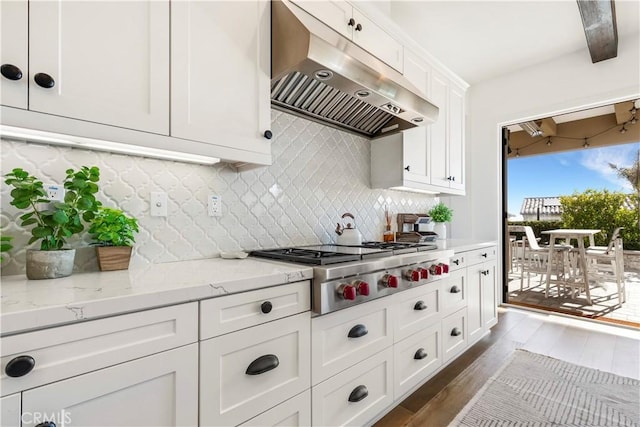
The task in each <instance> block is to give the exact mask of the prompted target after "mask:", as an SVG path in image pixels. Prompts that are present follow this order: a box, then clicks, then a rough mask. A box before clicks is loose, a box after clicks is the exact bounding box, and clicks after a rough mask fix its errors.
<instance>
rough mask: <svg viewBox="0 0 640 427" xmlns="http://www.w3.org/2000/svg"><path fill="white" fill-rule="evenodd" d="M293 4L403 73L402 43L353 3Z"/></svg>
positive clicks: (302, 0)
mask: <svg viewBox="0 0 640 427" xmlns="http://www.w3.org/2000/svg"><path fill="white" fill-rule="evenodd" d="M292 1H293V3H295V4H297V5H298V6H300V7H301V8H302V9H304V10H306V11H307V12H308V13H310V14H311V15H313V16H315V17H316V18H317V19H319V20H320V21H322V22H324V23H325V24H327V25H328V26H329V27H331V28H333V29H334V30H335V31H337V32H339V33H340V34H342V35H343V36H345V37H347V38H348V39H350V40H353V42H354V43H356V44H357V45H358V46H360V47H361V48H363V49H364V50H367V51H369V52H370V53H371V54H373V55H374V56H376V57H377V58H378V59H380V60H381V61H383V62H385V63H386V64H388V65H389V66H391V67H393V68H395V69H396V70H398V71H399V72H402V69H403V61H404V60H403V56H404V55H403V52H404V47H403V45H402V43H400V42H399V41H398V40H396V39H394V38H393V37H392V36H391V35H390V34H389V33H387V32H386V31H385V30H384V29H383V28H382V27H381V26H379V25H378V24H376V23H374V22H373V21H372V20H370V19H369V18H367V17H366V16H365V15H363V14H362V13H361V12H360V11H359V10H358V9H356V8H354V7H353V6H351V4H350V3H348V2H346V1H344V0H330V1H318V0H292Z"/></svg>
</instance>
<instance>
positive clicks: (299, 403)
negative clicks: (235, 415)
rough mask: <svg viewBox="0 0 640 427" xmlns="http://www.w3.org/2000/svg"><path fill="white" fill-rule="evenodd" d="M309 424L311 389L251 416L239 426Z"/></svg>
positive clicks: (260, 426)
mask: <svg viewBox="0 0 640 427" xmlns="http://www.w3.org/2000/svg"><path fill="white" fill-rule="evenodd" d="M310 425H311V390H307V391H305V392H304V393H300V394H299V395H297V396H295V397H292V398H291V399H289V400H286V401H284V402H282V403H281V404H279V405H278V406H274V407H273V408H271V409H269V410H268V411H266V412H263V413H262V414H260V415H258V416H257V417H255V418H251V419H250V420H249V421H247V422H246V423H242V424H240V426H241V427H270V426H271V427H276V426H277V427H302V426H310Z"/></svg>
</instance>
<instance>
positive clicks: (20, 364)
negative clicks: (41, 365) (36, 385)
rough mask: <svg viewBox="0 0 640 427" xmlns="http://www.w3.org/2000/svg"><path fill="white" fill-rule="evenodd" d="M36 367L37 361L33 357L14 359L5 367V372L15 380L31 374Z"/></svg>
mask: <svg viewBox="0 0 640 427" xmlns="http://www.w3.org/2000/svg"><path fill="white" fill-rule="evenodd" d="M34 366H36V361H35V359H34V358H33V357H31V356H24V355H23V356H18V357H14V358H13V359H11V360H10V361H9V363H7V366H5V367H4V372H5V373H6V374H7V375H8V376H10V377H13V378H17V377H22V376H25V375H27V374H28V373H29V372H31V371H32V370H33V368H34Z"/></svg>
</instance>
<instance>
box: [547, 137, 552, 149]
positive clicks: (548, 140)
mask: <svg viewBox="0 0 640 427" xmlns="http://www.w3.org/2000/svg"><path fill="white" fill-rule="evenodd" d="M547 146H548V147H551V137H549V138H548V139H547Z"/></svg>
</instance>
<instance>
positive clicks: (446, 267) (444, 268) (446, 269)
mask: <svg viewBox="0 0 640 427" xmlns="http://www.w3.org/2000/svg"><path fill="white" fill-rule="evenodd" d="M442 272H443V273H445V274H447V273H449V264H442Z"/></svg>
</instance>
